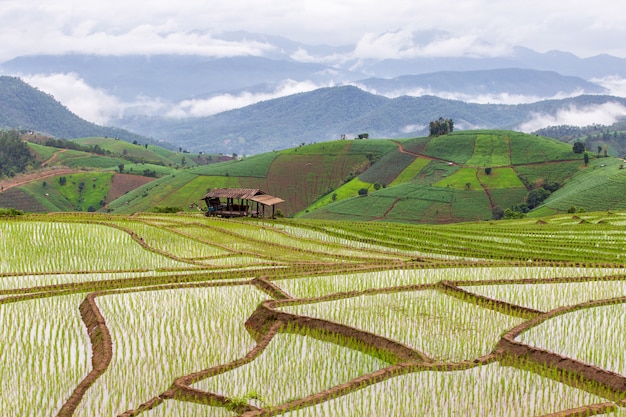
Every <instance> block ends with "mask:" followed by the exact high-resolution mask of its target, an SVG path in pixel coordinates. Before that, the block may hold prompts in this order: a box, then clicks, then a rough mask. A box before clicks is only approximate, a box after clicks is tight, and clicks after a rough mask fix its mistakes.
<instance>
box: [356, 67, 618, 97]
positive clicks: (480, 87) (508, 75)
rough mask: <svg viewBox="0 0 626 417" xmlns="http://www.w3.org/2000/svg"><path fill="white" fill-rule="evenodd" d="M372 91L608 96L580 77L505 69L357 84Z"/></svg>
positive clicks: (476, 94)
mask: <svg viewBox="0 0 626 417" xmlns="http://www.w3.org/2000/svg"><path fill="white" fill-rule="evenodd" d="M357 85H358V86H360V87H364V88H366V89H367V90H368V91H372V92H376V93H377V94H382V95H385V96H390V95H405V94H407V92H411V91H412V92H413V94H411V95H418V94H419V93H420V92H423V93H425V94H436V93H439V94H440V93H442V92H448V93H451V94H454V95H456V96H460V95H465V96H467V97H468V99H471V98H476V99H478V98H480V97H481V96H482V97H485V96H487V97H488V96H498V95H510V96H516V95H517V96H529V97H540V98H541V97H554V96H557V95H561V96H572V95H581V94H606V93H607V92H608V91H607V90H606V89H605V88H603V87H601V86H599V85H597V84H594V83H591V82H589V81H585V80H583V79H582V78H580V77H574V76H564V75H561V74H559V73H557V72H554V71H537V70H528V69H519V68H505V69H492V70H479V71H441V72H433V73H428V74H420V75H403V76H400V77H396V78H391V79H388V78H368V79H365V80H360V81H358V82H357Z"/></svg>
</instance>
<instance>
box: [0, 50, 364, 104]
mask: <svg viewBox="0 0 626 417" xmlns="http://www.w3.org/2000/svg"><path fill="white" fill-rule="evenodd" d="M0 70H2V71H3V72H4V73H12V74H54V73H75V74H78V75H79V76H80V77H81V78H83V79H84V80H85V81H86V82H87V83H88V84H89V85H91V86H92V87H97V88H99V89H102V90H104V91H106V92H107V93H109V94H112V95H115V96H117V97H119V98H122V99H124V100H133V99H135V98H137V97H142V96H143V97H153V98H160V99H164V100H171V101H178V100H183V99H188V98H192V97H196V96H199V95H205V94H209V93H217V92H225V91H230V90H236V89H243V88H245V87H248V86H254V85H258V84H263V83H278V82H281V81H284V80H286V79H291V80H295V81H305V80H310V81H313V82H318V83H329V82H331V81H333V80H339V79H341V80H353V79H357V78H362V74H360V73H359V74H352V73H350V72H349V71H342V70H338V69H335V68H331V67H329V66H327V65H323V64H315V63H302V62H296V61H293V60H286V59H282V60H277V59H270V58H264V57H256V56H241V57H227V58H208V57H203V56H188V55H155V56H143V55H142V56H138V55H130V56H113V55H84V54H67V55H37V56H24V57H18V58H14V59H12V60H10V61H7V62H5V63H3V64H2V65H0Z"/></svg>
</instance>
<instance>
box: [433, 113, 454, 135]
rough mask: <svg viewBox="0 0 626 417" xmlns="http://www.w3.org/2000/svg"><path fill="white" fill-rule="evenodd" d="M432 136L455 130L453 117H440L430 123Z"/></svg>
mask: <svg viewBox="0 0 626 417" xmlns="http://www.w3.org/2000/svg"><path fill="white" fill-rule="evenodd" d="M428 130H429V132H430V136H441V135H447V134H448V133H452V131H453V130H454V122H453V121H452V119H444V118H443V117H440V118H439V119H438V120H433V121H432V122H430V123H429V125H428Z"/></svg>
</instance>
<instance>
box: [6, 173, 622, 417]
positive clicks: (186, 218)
mask: <svg viewBox="0 0 626 417" xmlns="http://www.w3.org/2000/svg"><path fill="white" fill-rule="evenodd" d="M195 177H196V180H195V181H198V180H200V179H204V178H210V177H201V176H200V177H199V176H195ZM80 178H81V177H79V176H74V177H72V180H71V181H76V180H79V179H80ZM98 181H99V180H98ZM193 181H194V180H191V182H193ZM162 185H163V184H162ZM198 185H199V186H200V184H198ZM202 185H204V184H202ZM410 185H411V183H406V184H404V185H402V186H399V187H403V189H404V198H403V199H400V200H394V201H395V204H391V206H392V207H393V209H392V210H391V212H390V213H389V215H391V216H392V217H393V218H395V219H397V220H398V222H395V221H391V222H369V223H355V222H347V221H341V222H335V221H322V220H294V219H283V220H263V219H240V220H226V219H220V218H206V217H204V216H203V215H201V214H178V215H165V214H154V213H137V214H135V215H132V216H118V215H111V214H87V213H84V214H78V213H76V214H71V213H67V214H43V215H24V216H17V217H2V218H0V293H1V294H2V295H1V296H0V317H1V318H2V322H3V326H1V327H0V337H1V340H3V341H5V343H4V345H3V349H2V353H1V355H2V367H0V411H1V412H2V415H8V416H9V415H10V416H14V415H15V416H17V415H20V416H22V415H23V416H46V417H47V416H118V415H124V416H130V415H145V416H165V415H167V416H171V417H178V416H180V417H183V416H192V415H193V416H195V415H217V416H224V417H226V416H230V417H232V416H242V417H249V416H262V415H264V416H278V415H284V416H287V415H289V416H319V415H354V414H350V413H357V414H358V415H359V416H380V415H414V413H419V415H427V414H432V413H436V415H438V416H457V415H472V416H485V417H487V416H494V415H498V416H499V415H506V416H545V415H557V414H558V415H562V416H574V415H604V416H609V417H620V416H623V411H622V410H623V408H620V407H622V406H623V405H624V400H625V399H626V389H624V388H623V387H624V385H623V382H624V380H626V376H624V373H625V372H626V360H625V357H624V355H623V352H624V349H625V348H626V346H625V344H624V338H623V337H622V335H621V332H620V331H619V330H620V329H622V328H623V326H624V321H625V320H626V309H624V306H625V303H626V290H625V288H626V287H625V286H624V283H625V282H626V275H625V274H624V268H625V267H626V258H625V257H624V251H623V248H624V247H626V235H625V234H624V233H623V227H624V224H626V213H625V212H612V213H606V212H596V213H576V214H567V215H564V214H561V215H557V216H552V217H546V218H543V219H541V222H537V220H536V219H522V220H515V221H498V222H496V221H492V222H485V221H480V222H476V223H457V224H452V225H439V226H435V225H411V224H407V223H402V222H400V221H401V218H402V216H404V215H406V212H407V210H408V208H407V207H408V206H405V203H406V202H410V201H412V200H411V198H410V197H411V195H412V192H413V193H416V194H421V195H422V196H424V197H428V200H426V199H422V200H420V201H422V204H424V205H426V202H429V204H430V205H431V206H432V207H431V208H428V207H426V206H425V207H424V210H425V211H429V210H430V212H431V213H434V210H436V209H435V208H434V207H436V206H437V205H439V204H452V205H455V204H460V205H463V206H464V208H463V209H462V210H470V207H475V206H476V205H477V204H481V203H478V202H474V203H472V204H470V203H469V202H468V201H459V200H458V195H459V194H453V191H452V190H450V189H447V188H441V187H428V186H423V188H422V189H419V190H416V189H411V188H410ZM66 186H67V184H66ZM159 187H161V185H158V186H156V187H154V188H159ZM410 190H413V191H412V192H411V191H410ZM388 192H389V189H384V190H381V191H380V196H379V197H377V198H376V199H375V200H372V201H371V202H370V201H368V199H369V198H370V197H358V198H354V199H351V200H346V202H348V201H350V202H354V206H355V207H356V206H358V205H359V204H361V205H362V204H363V202H365V201H367V203H368V205H370V206H371V207H370V208H369V210H370V211H371V213H372V214H371V215H372V216H375V215H377V213H378V214H379V212H380V211H382V210H387V209H386V208H385V207H388V206H389V205H390V204H389V201H387V203H386V204H383V202H384V201H386V200H393V197H392V196H391V195H389V194H388ZM386 193H387V194H386ZM438 193H445V194H442V195H440V194H438ZM462 194H465V195H466V198H467V199H474V198H479V197H478V196H484V195H485V194H484V193H483V192H481V191H472V190H467V191H464V192H463V193H462ZM385 195H387V196H386V197H384V196H385ZM483 198H484V197H483ZM332 206H333V205H332V204H331V205H329V206H328V207H329V208H330V207H332ZM394 212H395V214H393V215H392V214H391V213H394ZM337 215H338V216H341V215H342V214H341V213H337ZM581 220H584V221H581ZM572 381H576V382H575V383H572ZM15 386H37V389H36V390H32V391H29V394H28V395H24V392H23V391H22V390H15V389H14V387H15ZM529 396H532V398H533V401H528V398H529ZM389 413H391V414H389Z"/></svg>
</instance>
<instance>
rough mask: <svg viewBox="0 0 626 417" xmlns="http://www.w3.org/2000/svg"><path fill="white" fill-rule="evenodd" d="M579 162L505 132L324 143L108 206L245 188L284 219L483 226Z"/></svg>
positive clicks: (162, 185)
mask: <svg viewBox="0 0 626 417" xmlns="http://www.w3.org/2000/svg"><path fill="white" fill-rule="evenodd" d="M582 159H583V158H582V155H580V154H575V153H573V151H572V147H571V145H568V144H564V143H562V142H559V141H556V140H553V139H548V138H543V137H537V136H532V135H527V134H523V133H517V132H511V131H493V130H488V131H464V132H455V133H452V134H450V135H446V136H440V137H434V138H423V137H422V138H412V139H401V140H354V141H334V142H324V143H318V144H312V145H306V146H300V147H298V148H293V149H289V150H285V151H277V152H269V153H266V154H260V155H255V156H253V157H249V158H244V159H242V160H238V161H231V162H226V163H218V164H212V165H207V166H203V167H197V168H192V169H187V170H185V171H183V172H177V173H176V174H173V175H172V176H170V177H164V178H162V179H160V180H158V181H156V182H154V183H151V184H148V185H146V186H144V187H142V188H141V189H138V190H136V191H134V192H132V193H129V194H127V195H125V196H123V197H122V198H120V199H119V200H117V201H114V202H112V203H111V204H110V205H109V207H110V208H111V209H112V210H113V212H118V213H132V212H135V211H147V210H150V209H151V208H152V207H154V206H176V207H181V208H186V207H188V206H189V204H190V203H192V202H198V201H199V199H200V198H201V197H202V196H203V195H204V193H205V192H206V191H207V190H209V189H211V188H219V187H242V188H260V189H262V190H264V191H266V192H268V193H269V194H272V195H276V196H278V197H281V198H283V199H284V200H285V201H286V202H285V203H283V204H281V205H279V206H278V208H279V209H280V210H281V212H282V213H283V214H284V215H286V216H294V217H303V218H316V219H340V220H364V221H371V220H386V221H394V222H411V223H449V222H458V221H469V220H486V219H492V218H494V216H495V217H496V218H497V217H501V216H502V213H503V212H504V210H505V209H507V208H510V207H516V206H519V205H522V204H524V203H525V199H526V198H527V195H528V194H529V192H530V191H532V190H533V189H536V188H542V190H544V192H545V194H549V193H550V192H551V191H548V190H554V189H557V188H560V189H559V193H560V194H565V193H567V182H568V180H569V179H570V177H572V176H574V175H575V174H577V173H578V172H579V171H582V174H581V175H584V173H585V172H590V170H589V169H583V168H584V163H583V160H582ZM592 162H593V161H592ZM486 168H489V169H486ZM487 171H488V172H489V173H487ZM365 193H367V195H366V196H365V195H362V194H365ZM556 195H557V194H556V193H555V197H556ZM533 201H535V200H533ZM549 202H550V198H548V199H547V200H546V204H547V203H549ZM539 203H540V202H539ZM536 204H538V203H536ZM186 209H188V208H186ZM598 209H600V210H602V209H604V206H603V205H602V206H599V207H598ZM566 210H567V208H565V209H563V210H556V211H566Z"/></svg>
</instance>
